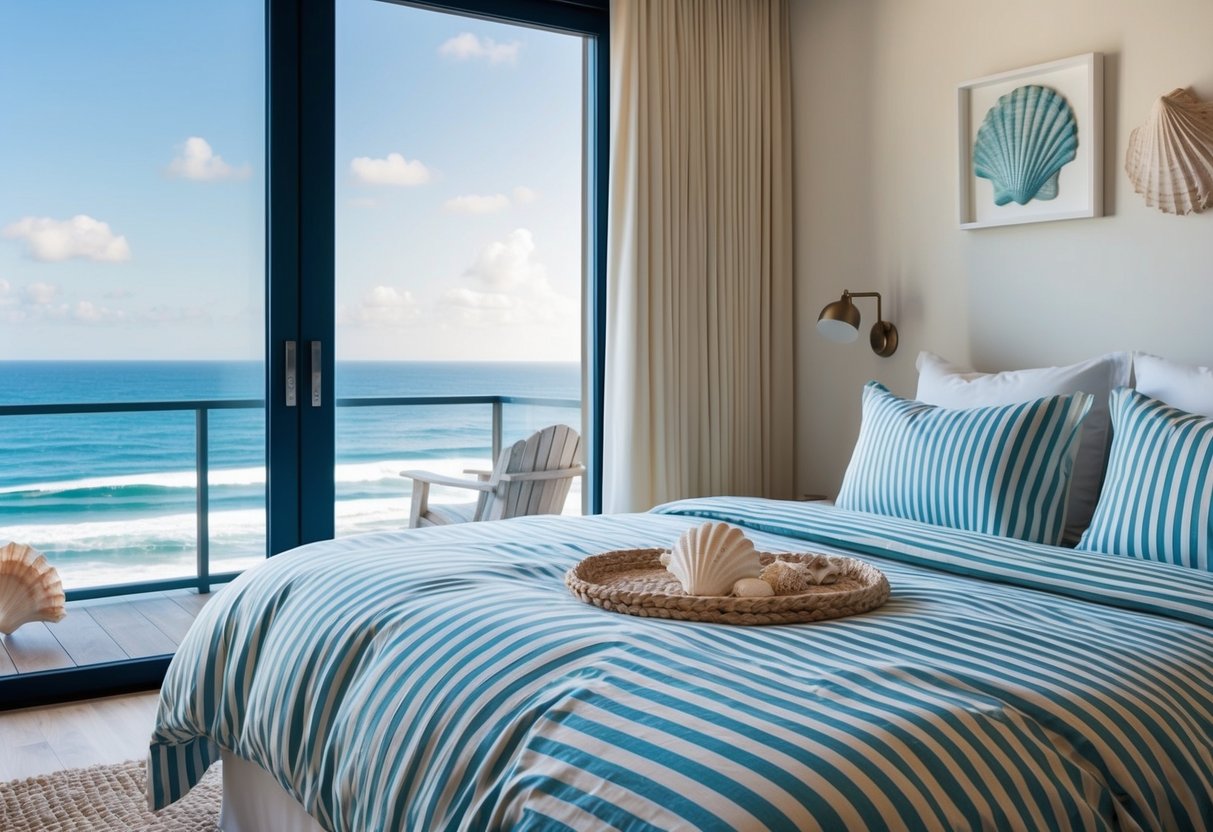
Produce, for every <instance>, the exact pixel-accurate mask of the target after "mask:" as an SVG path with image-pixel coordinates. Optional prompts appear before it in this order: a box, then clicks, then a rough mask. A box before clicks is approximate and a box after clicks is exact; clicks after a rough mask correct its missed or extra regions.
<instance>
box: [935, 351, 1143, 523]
mask: <svg viewBox="0 0 1213 832" xmlns="http://www.w3.org/2000/svg"><path fill="white" fill-rule="evenodd" d="M917 366H918V396H917V399H918V400H919V401H920V402H926V403H927V404H935V405H939V406H940V407H947V408H954V409H955V408H970V407H990V406H993V405H1004V404H1016V403H1018V402H1027V401H1032V400H1034V399H1040V398H1044V397H1045V396H1062V395H1065V394H1067V393H1090V394H1091V395H1092V396H1094V397H1095V401H1094V403H1093V404H1092V405H1091V412H1090V413H1089V414H1088V415H1087V419H1086V422H1085V423H1084V424H1083V428H1082V433H1081V435H1080V437H1079V442H1080V444H1079V446H1078V456H1077V458H1076V459H1075V462H1074V476H1073V479H1072V480H1071V485H1070V497H1069V502H1068V508H1067V513H1066V527H1065V534H1064V535H1063V538H1062V539H1063V541H1064V542H1065V543H1068V544H1074V543H1077V542H1078V539H1079V538H1080V537H1082V532H1083V530H1084V529H1085V528H1086V527H1087V526H1088V525H1089V524H1090V522H1091V515H1093V514H1094V513H1095V505H1096V504H1097V503H1098V502H1099V492H1100V489H1101V488H1102V487H1103V475H1104V468H1105V467H1106V466H1107V463H1108V446H1109V443H1110V440H1111V429H1112V424H1111V418H1110V417H1109V415H1108V394H1109V393H1111V392H1112V391H1113V390H1115V389H1116V388H1117V387H1124V386H1126V385H1128V383H1129V370H1130V367H1131V366H1132V365H1131V359H1130V356H1129V354H1128V353H1127V352H1113V353H1108V354H1107V355H1101V356H1099V357H1098V358H1092V359H1090V360H1088V361H1081V362H1079V363H1078V364H1071V365H1069V366H1068V367H1040V368H1037V369H1031V370H1011V371H1008V372H1005V373H977V372H973V371H972V370H968V369H965V368H962V367H957V366H956V365H954V364H951V363H949V362H948V361H945V360H944V359H942V358H940V357H939V356H938V355H935V354H933V353H929V352H922V353H919V355H918V365H917Z"/></svg>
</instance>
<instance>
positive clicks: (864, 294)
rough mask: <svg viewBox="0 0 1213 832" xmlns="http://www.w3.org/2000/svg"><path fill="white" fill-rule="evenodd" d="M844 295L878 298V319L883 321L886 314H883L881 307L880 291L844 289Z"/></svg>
mask: <svg viewBox="0 0 1213 832" xmlns="http://www.w3.org/2000/svg"><path fill="white" fill-rule="evenodd" d="M843 294H844V295H847V296H848V297H852V298H876V320H877V321H883V320H884V315H883V314H881V308H880V292H850V291H844V292H843Z"/></svg>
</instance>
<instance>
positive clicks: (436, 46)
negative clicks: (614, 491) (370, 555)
mask: <svg viewBox="0 0 1213 832" xmlns="http://www.w3.org/2000/svg"><path fill="white" fill-rule="evenodd" d="M336 35H337V37H336V42H337V54H336V79H335V80H336V117H335V126H336V134H335V160H334V161H335V177H334V186H335V196H336V199H335V211H336V216H335V229H336V251H335V255H336V274H335V303H336V340H335V356H336V369H335V372H336V376H335V384H334V386H335V392H336V395H337V396H338V401H337V405H338V409H337V413H336V468H335V480H336V485H335V498H336V502H335V531H336V533H337V534H338V535H345V534H352V533H356V532H362V531H370V530H374V529H385V528H398V527H399V526H400V525H401V523H402V521H404V520H405V519H407V517H408V497H409V489H410V483H409V482H408V481H407V480H405V479H402V478H401V477H400V472H401V470H403V469H424V470H429V471H433V472H436V473H438V474H442V475H445V476H449V477H464V478H466V475H465V474H464V473H463V472H464V471H466V470H468V469H481V470H484V469H488V468H491V467H492V464H493V459H494V458H495V455H496V452H497V451H498V450H499V449H500V448H501V447H502V446H503V445H505V444H509V443H512V442H514V441H516V440H518V439H520V438H525V437H526V436H527V435H528V434H529V433H530V432H532V431H534V430H537V429H538V428H540V427H543V426H545V425H548V424H556V423H560V424H568V425H570V426H571V427H573V428H574V429H575V430H577V431H578V432H580V433H584V432H585V426H584V425H583V415H582V412H583V408H582V392H583V389H584V383H583V379H584V375H585V373H584V365H583V356H584V355H585V354H586V353H587V349H586V334H587V333H586V330H585V327H584V326H583V308H584V299H585V298H584V294H585V293H584V287H585V285H586V274H587V270H586V268H585V266H586V259H585V254H586V248H585V245H584V241H583V236H584V232H583V229H584V206H585V196H586V192H587V190H586V183H585V170H586V167H585V160H586V146H587V145H586V133H585V123H586V122H585V103H586V101H585V89H586V62H585V57H586V50H587V44H586V37H585V36H584V35H582V34H579V33H568V32H563V31H552V30H549V29H541V28H537V27H535V26H522V25H518V24H516V23H510V22H502V21H497V20H484V19H478V18H472V17H468V16H466V15H461V14H454V13H450V12H446V11H435V10H432V9H425V8H418V7H413V6H407V5H399V4H395V3H386V2H382V0H340V2H338V3H337V16H336ZM422 402H424V403H422ZM584 496H585V495H584V493H583V488H582V487H581V482H580V480H578V481H577V482H576V483H575V485H574V487H573V488H572V489H571V492H570V494H569V497H568V500H567V505H566V512H567V513H581V511H582V509H583V497H584ZM475 498H476V494H475V492H469V491H466V490H461V489H451V488H447V489H443V488H437V489H435V490H434V491H433V492H432V493H431V495H430V501H431V503H447V502H449V503H455V504H459V503H469V502H475Z"/></svg>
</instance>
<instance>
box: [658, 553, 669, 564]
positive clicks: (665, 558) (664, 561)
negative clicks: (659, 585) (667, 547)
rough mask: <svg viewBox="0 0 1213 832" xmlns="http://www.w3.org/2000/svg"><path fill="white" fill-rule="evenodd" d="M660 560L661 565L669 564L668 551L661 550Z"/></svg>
mask: <svg viewBox="0 0 1213 832" xmlns="http://www.w3.org/2000/svg"><path fill="white" fill-rule="evenodd" d="M660 560H661V565H662V566H669V565H670V553H669V552H662V553H661V558H660Z"/></svg>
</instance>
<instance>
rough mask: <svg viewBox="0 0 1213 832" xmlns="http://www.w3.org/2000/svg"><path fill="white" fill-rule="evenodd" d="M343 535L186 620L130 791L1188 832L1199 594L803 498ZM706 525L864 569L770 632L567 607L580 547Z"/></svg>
mask: <svg viewBox="0 0 1213 832" xmlns="http://www.w3.org/2000/svg"><path fill="white" fill-rule="evenodd" d="M658 511H659V512H660V513H657V514H651V515H622V516H607V517H593V518H558V517H537V518H525V519H521V520H511V521H504V522H499V523H482V524H472V525H466V526H460V527H447V528H433V529H423V530H418V531H410V532H399V533H385V534H374V535H365V536H361V537H356V538H351V539H346V540H340V541H335V542H328V543H321V544H315V545H312V546H308V547H304V548H302V549H299V550H296V551H294V552H291V553H288V554H285V555H281V556H279V557H276V558H273V559H271V560H270V561H269V562H267V563H266V564H264V565H262V566H259V567H258V568H256V569H254V570H252V571H250V572H249V573H247V574H245V575H244V576H242V577H241V578H240V579H238V580H237V581H236V582H235V583H233V584H232V585H231V586H230V587H228V588H227V589H225V590H223V592H222V593H221V594H220V595H219V596H218V597H217V598H216V599H215V600H214V601H212V602H211V603H210V604H209V605H208V606H207V607H206V608H205V609H204V610H203V612H202V614H201V615H200V617H199V619H198V621H197V622H196V624H195V626H194V628H193V629H192V630H191V631H190V633H189V635H188V636H187V637H186V639H185V641H184V642H183V643H182V645H181V647H180V649H179V651H178V653H177V656H176V658H175V659H174V660H173V664H172V666H171V667H170V669H169V673H168V677H167V679H166V680H165V684H164V687H163V691H162V694H161V706H160V712H159V715H158V718H157V724H156V728H155V733H154V735H153V737H152V745H151V752H150V763H149V774H150V776H149V784H148V787H149V797H150V799H151V802H152V805H153V806H155V807H161V806H164V805H167V804H168V803H171V802H172V801H174V800H176V799H177V798H179V797H180V796H181V795H182V794H184V793H185V792H186V791H187V790H188V789H189V788H190V787H191V786H192V785H193V784H194V783H195V782H196V781H197V779H198V778H199V777H200V776H201V774H202V772H203V770H204V769H205V768H206V767H207V766H208V765H209V764H210V762H212V761H213V760H215V759H217V758H218V755H219V749H220V748H223V749H226V750H228V751H230V752H232V753H234V754H236V755H238V756H240V757H242V758H244V759H247V760H251V761H252V762H254V763H257V764H258V765H260V766H261V767H262V768H264V769H265V770H266V771H268V772H270V773H271V774H272V775H273V776H274V777H275V778H276V779H277V781H278V782H279V783H280V784H281V785H282V786H283V788H285V789H286V790H287V791H288V792H289V793H290V794H292V795H293V796H294V797H295V798H296V799H297V800H298V801H299V802H300V803H301V804H302V805H303V806H304V807H305V808H306V809H307V810H308V811H309V812H310V813H311V814H312V815H313V816H314V817H315V818H316V819H317V820H318V821H319V823H320V825H321V826H323V827H324V828H326V829H329V830H430V829H470V830H479V829H522V830H539V829H543V830H561V829H573V830H588V829H624V830H640V829H712V830H716V829H720V830H728V829H733V830H757V829H771V830H793V829H796V830H813V829H821V830H839V829H877V828H893V829H957V830H960V829H1160V830H1161V829H1166V830H1183V829H1192V830H1197V829H1208V828H1213V574H1210V573H1207V572H1199V571H1196V570H1186V569H1182V568H1179V567H1175V566H1171V565H1167V564H1160V563H1153V562H1145V561H1137V560H1131V559H1127V558H1113V557H1107V556H1100V555H1094V554H1089V553H1081V552H1073V551H1069V550H1064V549H1058V548H1053V547H1048V546H1042V545H1036V544H1030V543H1024V542H1020V541H1012V540H1006V539H997V538H992V537H985V536H981V535H978V534H975V533H969V532H956V531H949V530H945V529H940V528H934V527H929V526H925V525H921V524H918V523H914V522H912V521H906V520H891V519H888V518H878V517H875V516H870V515H864V514H858V513H852V512H846V511H843V510H841V509H834V508H831V507H828V506H823V505H816V504H807V503H780V502H773V501H764V500H756V499H734V498H718V499H705V500H695V501H684V502H681V503H675V504H671V505H669V506H665V507H663V508H662V509H659V510H658ZM703 517H712V518H719V519H723V520H727V521H730V522H737V523H739V524H741V525H743V526H746V527H747V529H748V531H747V533H748V534H750V536H751V537H752V538H753V539H754V540H755V542H756V543H757V544H758V545H759V547H760V548H762V549H765V550H768V551H779V550H788V551H796V550H804V549H813V550H817V551H849V552H853V553H857V554H858V555H859V556H861V557H864V558H866V559H868V560H870V561H871V562H874V563H876V564H877V565H878V566H879V567H880V568H881V569H883V570H884V571H885V573H886V574H887V575H888V577H889V580H890V583H891V584H892V588H893V592H892V595H891V597H890V600H889V602H888V603H887V604H886V605H885V606H884V607H882V608H881V609H879V610H877V611H875V612H873V613H869V614H867V615H863V616H858V617H854V618H850V619H842V620H838V621H831V622H822V623H817V624H806V625H796V626H779V627H755V628H747V627H726V626H719V625H703V624H690V623H681V622H669V621H651V620H647V619H641V618H634V617H630V616H623V615H617V614H614V613H609V612H604V611H601V610H598V609H596V608H593V607H589V606H586V605H583V604H581V603H580V602H578V601H576V600H575V599H574V598H572V596H571V595H569V594H568V592H567V590H566V589H565V587H564V584H563V580H562V578H563V574H564V572H565V570H566V569H567V568H568V567H569V566H571V565H572V564H573V563H575V562H576V561H577V560H578V559H579V558H580V557H582V556H584V555H585V554H588V553H593V552H599V551H603V550H606V549H612V548H626V547H637V546H648V545H654V544H663V543H669V542H672V541H673V540H674V539H675V538H676V537H677V535H678V533H679V532H680V531H681V530H683V529H685V528H687V527H688V526H690V525H693V524H696V523H699V522H702V519H701V518H703Z"/></svg>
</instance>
